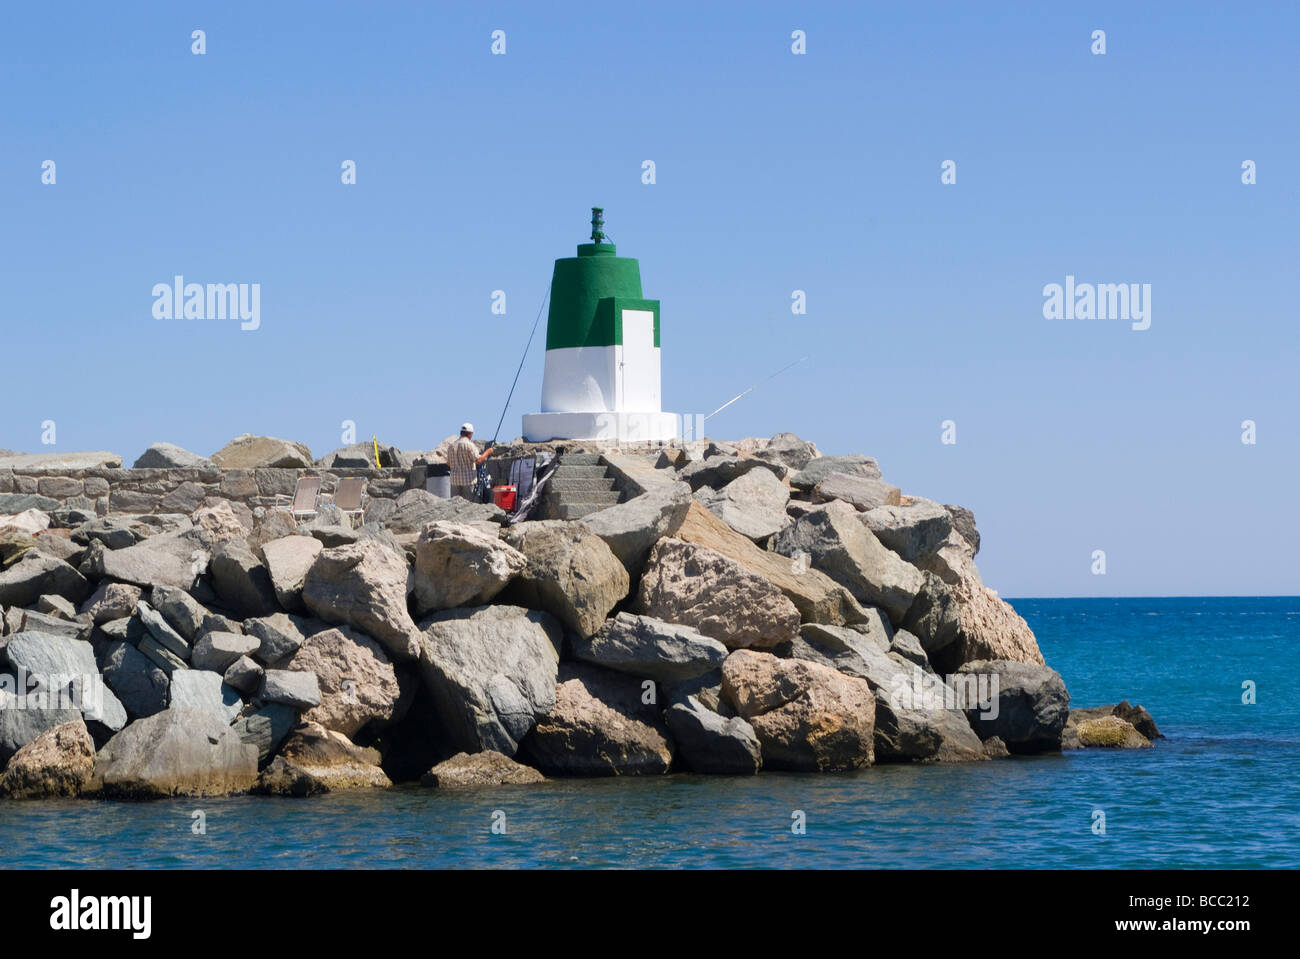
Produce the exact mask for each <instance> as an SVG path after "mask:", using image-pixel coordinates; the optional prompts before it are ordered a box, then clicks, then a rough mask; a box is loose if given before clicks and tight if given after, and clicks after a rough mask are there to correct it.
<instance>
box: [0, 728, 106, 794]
mask: <svg viewBox="0 0 1300 959" xmlns="http://www.w3.org/2000/svg"><path fill="white" fill-rule="evenodd" d="M94 769H95V744H94V742H93V741H92V740H91V738H90V732H89V731H88V730H87V729H86V724H85V723H83V722H82V721H81V720H80V719H77V720H74V721H73V722H70V723H64V724H63V725H62V726H55V727H54V728H53V729H49V730H46V731H45V732H43V733H41V734H40V735H39V736H37V737H36V738H35V739H33V740H32V741H31V742H30V743H28V744H27V745H26V746H24V747H23V748H22V749H20V750H18V752H16V753H15V754H14V755H13V758H12V759H10V760H9V765H8V766H6V767H4V776H2V777H0V796H7V797H8V798H10V799H47V798H51V797H55V796H75V795H77V794H78V793H80V792H81V790H82V789H83V788H84V787H85V786H86V784H87V783H88V782H89V781H90V777H91V774H92V772H93V771H94Z"/></svg>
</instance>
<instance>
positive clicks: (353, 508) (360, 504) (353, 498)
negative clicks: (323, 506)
mask: <svg viewBox="0 0 1300 959" xmlns="http://www.w3.org/2000/svg"><path fill="white" fill-rule="evenodd" d="M334 506H335V507H336V508H337V509H338V510H340V511H341V512H343V513H346V514H347V516H348V518H349V519H351V518H352V517H353V516H361V515H362V514H363V513H364V512H365V510H366V478H365V477H364V476H345V477H344V478H343V479H341V480H339V485H338V489H336V490H335V491H334Z"/></svg>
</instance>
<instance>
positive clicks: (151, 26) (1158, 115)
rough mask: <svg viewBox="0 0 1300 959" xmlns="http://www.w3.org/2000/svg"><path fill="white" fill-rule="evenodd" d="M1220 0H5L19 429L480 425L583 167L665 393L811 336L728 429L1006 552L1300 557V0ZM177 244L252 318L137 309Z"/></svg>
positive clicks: (718, 400) (1019, 571) (18, 434)
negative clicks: (196, 45)
mask: <svg viewBox="0 0 1300 959" xmlns="http://www.w3.org/2000/svg"><path fill="white" fill-rule="evenodd" d="M1219 8H1220V5H1218V4H1196V3H1190V4H1179V5H1178V6H1177V7H1176V8H1174V7H1172V6H1171V5H1166V4H1152V5H1137V4H1120V3H1116V4H1106V3H1100V4H1081V5H1073V4H1029V3H1025V4H951V5H949V4H889V5H885V4H872V5H868V4H857V3H851V4H850V3H845V4H830V3H827V4H793V3H790V4H762V3H743V4H742V3H715V4H698V3H696V4H685V3H671V2H669V3H656V4H652V5H644V4H612V3H593V4H585V3H583V4H578V3H557V4H546V5H542V4H535V3H528V4H525V3H519V4H491V3H482V4H472V3H464V4H415V3H404V4H397V3H392V4H389V3H368V4H351V3H348V4H331V3H312V4H289V3H283V4H253V3H222V4H185V5H180V4H163V3H156V4H153V3H151V4H145V3H134V4H114V5H100V4H59V3H51V4H44V5H40V6H35V5H30V4H28V5H18V6H13V7H11V8H9V9H7V10H6V13H5V23H4V28H3V30H2V31H0V97H2V98H3V110H2V111H0V284H2V286H0V288H2V289H3V293H4V307H3V320H2V321H0V322H2V323H3V328H2V331H0V333H2V335H0V362H2V366H0V368H2V369H3V370H4V376H3V382H4V399H3V402H2V403H0V448H12V449H19V450H39V449H41V445H40V437H41V424H42V422H44V421H46V420H54V421H55V423H56V424H57V440H58V448H60V449H111V450H114V451H116V452H119V453H121V454H122V455H123V456H124V457H125V458H126V459H127V461H128V463H129V462H130V461H132V460H134V458H135V457H136V456H138V455H139V453H140V452H142V451H143V450H144V448H145V447H146V446H148V445H149V444H150V443H151V442H154V441H157V440H168V441H171V442H176V443H179V444H181V445H183V446H185V447H188V448H190V449H193V450H194V451H196V452H199V453H203V454H209V453H211V452H213V451H214V450H216V449H217V448H219V447H220V446H222V445H223V444H224V443H225V442H226V441H227V440H229V439H230V438H231V437H232V436H234V435H236V434H238V433H241V432H256V433H268V434H272V435H278V436H284V437H289V438H293V439H299V440H302V441H304V442H306V443H308V444H309V445H310V446H311V447H312V449H313V450H314V451H316V452H317V454H318V455H319V454H321V453H324V452H327V451H328V450H330V449H332V448H334V447H336V446H338V445H340V430H341V427H340V424H341V423H342V421H344V420H353V421H355V422H356V424H357V432H358V434H359V435H361V436H364V437H369V436H370V435H371V434H378V436H379V438H380V440H381V441H383V442H386V443H392V444H396V445H400V446H403V447H407V448H421V447H422V448H428V447H431V446H433V445H434V444H436V443H437V442H438V441H439V440H440V439H441V438H442V437H444V436H446V435H447V434H448V433H449V432H451V431H452V430H453V429H454V428H455V426H456V425H458V424H459V423H460V422H461V421H462V420H463V419H467V418H468V419H472V420H474V421H476V423H478V425H479V430H480V436H483V437H487V436H490V433H491V428H492V426H493V425H495V423H496V421H497V418H498V417H499V415H500V412H501V406H502V404H503V402H504V398H505V394H506V391H507V389H508V388H509V385H510V381H511V379H512V377H513V375H514V371H515V367H516V365H517V363H518V362H519V357H520V353H521V351H522V349H523V345H524V342H525V341H526V339H527V336H528V331H529V329H530V327H531V325H532V322H533V319H534V317H535V316H536V313H537V310H538V308H539V306H540V304H541V300H542V297H543V294H544V293H545V290H546V286H547V284H548V282H549V280H550V271H551V263H552V261H553V260H554V259H555V258H556V257H560V256H570V255H572V254H573V248H574V246H575V244H577V243H578V242H580V241H582V240H583V239H584V237H585V235H586V233H587V231H588V224H587V220H588V217H589V212H588V211H589V208H590V207H591V206H592V205H593V204H601V205H603V206H604V207H605V211H606V212H605V218H606V224H607V230H608V232H609V233H610V235H611V236H612V237H613V238H614V240H615V241H616V242H617V243H618V246H619V252H620V254H622V255H626V256H635V257H637V258H639V259H640V261H641V271H642V278H643V283H644V288H645V295H646V296H648V297H652V298H657V299H659V300H661V302H662V311H663V312H662V318H663V364H664V373H663V375H664V382H663V393H664V403H665V408H667V409H671V410H674V411H681V412H708V411H710V410H712V409H714V408H716V407H717V406H719V405H721V404H722V403H724V402H725V401H726V400H727V399H729V398H730V397H732V396H733V395H735V394H736V393H738V392H740V391H741V390H742V389H744V388H745V387H747V386H749V385H750V384H752V383H754V382H755V381H757V380H761V379H762V378H764V377H766V376H767V375H768V374H770V373H772V372H773V371H775V370H777V369H780V368H781V367H782V366H784V365H786V364H787V363H789V362H790V361H792V360H794V359H797V358H799V357H802V356H807V357H808V359H807V361H806V362H805V363H803V364H801V365H800V366H798V367H796V368H795V369H793V370H790V371H788V372H786V373H784V374H782V375H781V376H780V377H778V378H776V379H773V380H771V381H769V382H767V383H765V384H764V385H763V386H761V387H760V388H759V389H758V390H756V391H755V392H754V393H752V394H750V395H749V396H747V397H745V398H744V399H743V400H741V401H740V402H738V403H736V404H734V405H733V406H731V407H729V408H728V409H727V411H726V412H724V413H722V414H719V415H718V416H717V417H715V418H713V419H712V420H710V421H709V424H708V426H709V429H708V432H709V433H710V435H712V436H714V437H715V438H738V437H741V436H746V435H764V436H767V435H771V434H772V433H775V432H777V431H781V430H792V431H794V432H797V433H799V434H800V435H802V436H805V437H807V438H810V439H814V440H816V441H817V442H818V443H819V445H820V446H821V448H822V449H823V451H825V452H828V453H845V452H865V453H868V454H870V455H873V456H876V457H877V458H878V459H879V461H880V463H881V466H882V468H883V470H884V472H885V476H886V478H888V479H890V480H891V481H893V482H894V483H897V484H898V485H900V486H902V487H903V489H904V491H905V492H912V493H917V494H921V495H926V496H931V497H934V498H936V499H939V500H941V501H944V502H956V503H962V504H965V505H968V506H970V507H972V508H973V509H974V510H975V513H976V516H977V518H978V520H979V524H980V528H981V530H982V533H983V536H984V550H983V552H982V553H981V557H980V566H981V569H982V571H983V574H984V578H985V580H986V582H987V583H988V584H989V585H991V586H993V587H994V588H996V589H998V590H1000V591H1001V592H1002V593H1003V595H1006V596H1056V595H1063V596H1089V595H1182V594H1217V595H1222V594H1248V595H1253V594H1270V593H1285V594H1294V593H1297V592H1300V584H1298V583H1297V579H1298V576H1300V570H1298V568H1297V564H1296V562H1295V559H1294V551H1293V550H1292V548H1291V544H1292V543H1293V542H1295V541H1296V540H1297V534H1300V520H1298V519H1297V517H1296V511H1295V510H1294V509H1293V508H1291V501H1292V500H1293V498H1294V487H1295V477H1296V476H1297V474H1298V473H1300V443H1297V423H1296V413H1297V410H1298V409H1300V403H1297V400H1298V399H1300V395H1298V394H1300V386H1298V385H1297V379H1296V376H1295V367H1296V358H1297V346H1298V345H1300V333H1298V332H1297V317H1296V307H1295V300H1294V286H1295V264H1296V262H1297V246H1298V245H1300V244H1298V241H1297V230H1296V226H1297V215H1296V214H1297V193H1296V186H1295V183H1296V176H1297V169H1298V168H1300V153H1298V151H1297V134H1296V122H1295V108H1294V102H1293V101H1294V91H1295V90H1296V89H1300V77H1298V76H1297V73H1300V67H1298V66H1297V58H1296V57H1295V56H1294V38H1295V37H1296V36H1297V32H1298V29H1300V12H1298V11H1297V8H1296V7H1294V6H1293V5H1282V4H1278V5H1252V6H1251V7H1250V8H1249V10H1243V11H1238V12H1234V13H1228V12H1222V11H1221V10H1220V9H1219ZM194 29H202V30H204V31H206V43H207V52H206V53H205V54H204V55H202V56H196V55H194V54H192V53H191V42H192V41H191V38H190V35H191V31H192V30H194ZM497 29H500V30H504V31H505V33H506V44H507V45H506V54H505V55H504V56H493V55H492V54H491V52H490V46H491V33H492V31H493V30H497ZM796 29H802V30H804V31H806V35H807V53H806V54H805V55H802V56H796V55H794V54H793V53H792V52H791V42H792V41H791V36H790V35H791V32H792V31H793V30H796ZM1096 29H1103V30H1105V31H1106V45H1107V52H1106V54H1105V55H1104V56H1095V55H1093V54H1092V53H1091V52H1090V45H1091V43H1092V40H1091V34H1092V31H1093V30H1096ZM49 159H52V160H54V161H55V163H56V164H57V167H56V175H57V182H56V183H55V184H54V185H52V186H51V185H44V184H42V182H41V164H42V162H43V161H45V160H49ZM647 159H649V160H653V161H654V162H655V164H656V179H657V182H656V183H655V184H654V185H645V184H643V183H642V182H641V171H642V162H643V161H644V160H647ZM344 160H353V161H355V163H356V166H357V183H356V184H355V185H352V186H345V185H343V184H341V182H340V164H341V163H342V162H343V161H344ZM945 160H953V161H955V163H956V164H957V182H956V183H955V184H954V185H944V184H942V183H941V182H940V165H941V164H942V163H943V161H945ZM1244 160H1253V161H1254V162H1255V163H1256V165H1257V178H1258V182H1257V183H1256V184H1255V185H1251V186H1246V185H1243V184H1242V182H1241V164H1242V162H1243V161H1244ZM178 273H179V274H183V275H184V276H185V277H186V278H187V280H189V281H193V282H200V283H209V282H213V283H216V282H220V283H232V282H233V283H259V284H261V291H262V297H261V327H260V329H258V330H256V331H241V330H240V329H239V326H238V323H237V322H231V321H211V320H205V321H193V322H186V321H183V320H172V321H168V320H156V319H154V317H153V316H152V313H151V309H152V305H153V299H152V295H151V290H152V288H153V286H154V284H156V283H160V282H162V283H168V282H170V281H171V278H172V277H173V276H174V275H175V274H178ZM1067 274H1071V275H1074V276H1075V277H1077V279H1078V281H1079V282H1094V283H1149V284H1151V287H1152V322H1151V327H1150V329H1148V330H1145V331H1141V332H1136V331H1132V330H1130V329H1129V326H1128V324H1127V323H1124V322H1122V321H1118V320H1073V321H1065V320H1047V319H1044V317H1043V314H1042V304H1043V295H1042V289H1043V287H1044V286H1045V285H1046V284H1048V283H1063V282H1064V279H1065V276H1066V275H1067ZM497 289H502V290H505V291H506V294H507V313H506V315H505V316H494V315H493V314H492V313H491V311H490V307H491V294H492V291H493V290H497ZM796 289H800V290H804V291H806V294H807V304H808V311H807V314H806V315H805V316H795V315H792V313H791V310H790V304H791V293H792V291H793V290H796ZM543 339H544V337H543V336H541V335H540V334H539V337H538V340H537V341H536V342H535V343H534V346H533V350H532V352H531V353H530V355H529V357H528V362H527V365H526V366H525V369H524V373H523V376H522V377H521V379H520V383H519V388H518V390H517V392H516V394H515V399H514V401H513V404H512V406H511V409H510V411H509V413H508V414H507V417H506V422H505V425H504V426H503V427H502V434H503V436H504V437H505V438H510V437H513V436H516V435H518V432H519V417H520V416H521V415H522V414H524V413H527V412H532V411H534V410H535V408H536V406H537V398H538V395H539V392H540V386H541V376H542V341H543ZM1245 419H1252V420H1254V421H1255V422H1256V424H1257V431H1258V432H1257V437H1258V439H1257V443H1256V444H1255V445H1244V444H1243V443H1242V442H1241V433H1242V430H1241V423H1242V421H1243V420H1245ZM944 420H953V421H955V422H956V425H957V430H956V435H957V442H956V444H953V445H945V444H943V443H941V442H940V437H941V425H940V424H941V423H942V422H943V421H944ZM1096 549H1103V550H1105V552H1106V565H1107V572H1106V574H1105V575H1102V576H1098V575H1093V574H1092V572H1091V566H1092V553H1093V550H1096Z"/></svg>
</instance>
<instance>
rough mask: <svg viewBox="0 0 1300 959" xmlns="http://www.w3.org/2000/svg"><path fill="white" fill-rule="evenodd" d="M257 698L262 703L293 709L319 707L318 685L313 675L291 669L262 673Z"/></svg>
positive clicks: (268, 670) (270, 670)
mask: <svg viewBox="0 0 1300 959" xmlns="http://www.w3.org/2000/svg"><path fill="white" fill-rule="evenodd" d="M257 698H258V699H260V700H261V701H262V702H264V703H281V704H283V705H285V706H292V707H293V708H294V709H311V708H312V707H314V706H319V705H320V684H319V683H318V682H317V681H316V674H315V673H304V672H299V671H296V670H291V669H267V670H263V672H262V688H261V689H260V690H259V691H258V695H257Z"/></svg>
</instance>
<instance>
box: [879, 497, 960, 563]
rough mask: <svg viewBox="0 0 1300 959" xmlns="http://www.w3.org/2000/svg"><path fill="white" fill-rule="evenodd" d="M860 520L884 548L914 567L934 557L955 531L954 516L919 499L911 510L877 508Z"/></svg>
mask: <svg viewBox="0 0 1300 959" xmlns="http://www.w3.org/2000/svg"><path fill="white" fill-rule="evenodd" d="M858 518H859V519H861V520H862V522H863V523H864V524H866V527H867V529H869V530H871V532H873V533H875V534H876V539H878V540H880V542H881V545H883V546H884V547H885V548H886V549H892V550H893V551H894V552H895V553H897V554H898V555H899V556H901V557H902V558H903V559H905V560H907V561H908V562H909V563H912V564H914V565H915V564H917V563H920V562H922V561H923V560H925V559H928V558H929V557H930V556H933V555H934V554H935V553H936V552H937V551H938V550H939V547H941V546H942V545H943V544H944V541H945V540H947V539H948V534H949V533H950V532H951V531H952V516H951V514H950V513H949V512H948V510H947V509H945V508H944V507H942V506H940V505H939V504H938V503H932V502H930V501H929V500H921V499H916V500H913V502H912V504H911V505H909V506H877V507H875V508H874V509H869V510H867V511H866V512H865V513H861V514H859V517H858Z"/></svg>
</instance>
